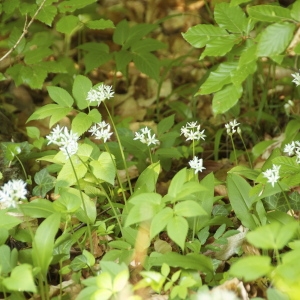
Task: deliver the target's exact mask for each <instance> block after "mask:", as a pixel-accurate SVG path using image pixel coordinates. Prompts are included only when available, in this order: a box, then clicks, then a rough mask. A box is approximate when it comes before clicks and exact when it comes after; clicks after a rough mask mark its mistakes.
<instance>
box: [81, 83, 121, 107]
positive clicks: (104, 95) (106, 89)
mask: <svg viewBox="0 0 300 300" xmlns="http://www.w3.org/2000/svg"><path fill="white" fill-rule="evenodd" d="M114 93H115V92H114V91H113V90H112V86H111V85H105V84H104V83H102V84H101V85H99V86H98V87H96V88H91V89H90V90H89V92H88V94H87V98H86V100H87V101H89V102H94V101H96V102H97V103H98V106H99V105H100V103H101V102H103V101H104V100H106V99H107V100H109V99H110V98H113V96H114Z"/></svg>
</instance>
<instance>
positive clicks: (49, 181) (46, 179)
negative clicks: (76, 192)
mask: <svg viewBox="0 0 300 300" xmlns="http://www.w3.org/2000/svg"><path fill="white" fill-rule="evenodd" d="M55 180H56V178H55V177H53V176H51V175H50V174H49V172H48V171H47V169H46V168H44V169H42V170H40V171H39V172H37V173H35V175H34V181H35V183H36V184H37V186H35V187H34V189H33V195H35V196H40V197H45V195H46V193H47V192H49V191H50V190H52V189H53V188H54V186H55Z"/></svg>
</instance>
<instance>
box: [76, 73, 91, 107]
mask: <svg viewBox="0 0 300 300" xmlns="http://www.w3.org/2000/svg"><path fill="white" fill-rule="evenodd" d="M92 87H93V84H92V82H91V80H90V79H89V78H87V77H86V76H82V75H77V76H76V77H75V79H74V83H73V87H72V94H73V97H74V99H75V102H76V105H77V106H78V108H79V109H81V110H82V109H85V108H87V107H88V101H87V100H86V98H87V94H88V92H89V90H90V89H91V88H92Z"/></svg>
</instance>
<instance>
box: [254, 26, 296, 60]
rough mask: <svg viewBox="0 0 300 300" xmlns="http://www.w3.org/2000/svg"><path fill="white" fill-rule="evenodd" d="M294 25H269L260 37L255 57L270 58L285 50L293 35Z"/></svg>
mask: <svg viewBox="0 0 300 300" xmlns="http://www.w3.org/2000/svg"><path fill="white" fill-rule="evenodd" d="M294 30H295V25H294V24H290V23H283V24H278V23H275V24H272V25H269V26H268V27H267V28H266V29H265V30H264V31H263V32H262V33H261V35H260V39H259V41H258V45H257V56H269V57H270V56H272V55H277V54H281V53H282V52H284V51H285V50H286V48H287V47H288V45H289V43H290V41H291V40H292V37H293V35H294Z"/></svg>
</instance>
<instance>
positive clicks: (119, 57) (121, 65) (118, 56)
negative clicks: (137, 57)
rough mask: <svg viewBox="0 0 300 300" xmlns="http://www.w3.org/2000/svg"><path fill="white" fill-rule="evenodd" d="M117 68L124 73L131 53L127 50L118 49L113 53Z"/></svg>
mask: <svg viewBox="0 0 300 300" xmlns="http://www.w3.org/2000/svg"><path fill="white" fill-rule="evenodd" d="M114 57H115V61H116V67H117V70H118V71H120V72H122V73H123V74H126V70H127V66H128V64H129V63H130V62H131V61H132V59H133V55H132V53H131V52H129V51H128V50H120V51H117V52H115V53H114Z"/></svg>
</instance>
